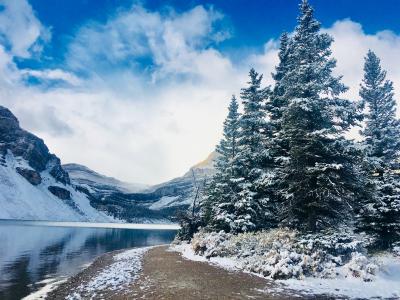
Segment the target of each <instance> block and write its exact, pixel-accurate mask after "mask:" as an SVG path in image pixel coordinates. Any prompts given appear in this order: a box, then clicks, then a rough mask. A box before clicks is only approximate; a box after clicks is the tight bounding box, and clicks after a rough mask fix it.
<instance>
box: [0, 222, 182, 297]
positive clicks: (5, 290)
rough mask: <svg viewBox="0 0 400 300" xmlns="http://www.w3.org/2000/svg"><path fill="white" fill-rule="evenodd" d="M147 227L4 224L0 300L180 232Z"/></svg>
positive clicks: (1, 225) (1, 226) (0, 249)
mask: <svg viewBox="0 0 400 300" xmlns="http://www.w3.org/2000/svg"><path fill="white" fill-rule="evenodd" d="M110 226H112V227H119V228H107V227H110ZM146 227H147V226H145V225H137V226H132V225H130V224H118V225H115V224H101V225H99V224H93V223H58V222H35V221H7V220H0V299H1V300H8V299H21V298H23V297H25V296H27V295H29V294H31V293H32V292H35V291H37V290H39V289H40V288H42V287H43V286H44V285H46V283H48V282H50V281H52V280H58V279H61V278H65V277H68V276H71V275H74V274H76V273H77V272H79V271H80V270H81V269H82V268H83V267H84V266H85V265H87V264H88V263H90V262H92V261H93V259H94V258H95V257H96V256H98V255H101V254H103V253H105V252H109V251H113V250H119V249H125V248H132V247H143V246H152V245H160V244H166V243H170V242H171V241H172V240H173V238H174V236H175V233H176V230H173V229H172V228H174V226H163V227H160V228H158V227H157V226H150V229H143V228H146ZM134 228H136V229H134ZM137 228H140V229H137Z"/></svg>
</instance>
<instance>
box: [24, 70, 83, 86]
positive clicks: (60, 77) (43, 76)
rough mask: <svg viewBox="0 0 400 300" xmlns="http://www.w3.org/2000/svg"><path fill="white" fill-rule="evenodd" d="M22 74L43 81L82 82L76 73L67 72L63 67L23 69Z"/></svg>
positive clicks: (78, 83)
mask: <svg viewBox="0 0 400 300" xmlns="http://www.w3.org/2000/svg"><path fill="white" fill-rule="evenodd" d="M20 73H21V75H24V76H25V77H35V78H37V79H40V80H43V81H53V80H57V81H63V82H66V83H69V84H71V85H74V86H78V85H80V84H81V83H82V80H81V79H79V78H78V77H77V76H76V75H75V74H73V73H71V72H66V71H63V70H61V69H45V70H31V69H23V70H21V72H20Z"/></svg>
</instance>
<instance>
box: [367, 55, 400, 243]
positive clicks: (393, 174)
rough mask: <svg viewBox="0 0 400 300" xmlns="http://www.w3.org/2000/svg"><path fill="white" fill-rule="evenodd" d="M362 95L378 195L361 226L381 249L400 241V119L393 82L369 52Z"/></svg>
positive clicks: (368, 151)
mask: <svg viewBox="0 0 400 300" xmlns="http://www.w3.org/2000/svg"><path fill="white" fill-rule="evenodd" d="M360 96H361V98H362V100H363V103H364V104H365V105H366V109H367V113H366V114H365V123H366V126H365V129H364V130H363V131H361V134H362V136H363V137H364V141H363V144H364V146H365V149H366V154H367V157H368V161H369V163H370V165H371V173H370V180H371V181H372V183H373V184H374V185H375V187H376V194H375V197H372V198H369V199H367V201H366V203H365V205H364V207H363V208H362V210H361V227H362V228H363V229H364V230H366V231H368V232H370V233H372V234H373V235H374V237H375V238H376V241H377V246H378V247H380V248H388V247H390V246H391V244H392V243H393V242H395V241H399V240H400V177H399V175H400V174H399V173H398V172H399V150H400V122H399V121H398V120H397V119H396V101H395V100H394V98H393V96H394V94H393V83H392V82H391V81H389V80H386V71H384V70H382V68H381V66H380V59H379V58H378V57H377V56H376V55H375V53H374V52H372V51H369V52H368V54H367V56H366V57H365V65H364V79H363V83H362V85H361V89H360Z"/></svg>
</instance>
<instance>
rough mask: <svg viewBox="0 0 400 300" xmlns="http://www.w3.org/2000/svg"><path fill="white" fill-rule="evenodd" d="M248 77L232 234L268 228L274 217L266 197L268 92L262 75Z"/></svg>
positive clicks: (267, 190)
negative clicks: (263, 84) (237, 191)
mask: <svg viewBox="0 0 400 300" xmlns="http://www.w3.org/2000/svg"><path fill="white" fill-rule="evenodd" d="M249 76H250V81H249V82H248V87H246V88H243V89H242V91H241V99H242V102H243V114H242V116H241V118H240V120H239V125H240V136H239V139H238V152H237V155H236V158H235V161H236V162H235V163H237V166H238V167H239V174H240V177H239V178H238V179H237V183H238V185H239V188H240V192H239V194H238V195H239V197H238V199H237V201H235V202H234V205H235V220H234V227H235V228H234V231H237V232H240V231H250V230H255V229H257V228H268V227H270V226H271V224H270V222H271V221H272V220H273V218H274V214H273V212H272V211H271V209H272V207H271V200H270V195H269V194H270V192H269V185H270V179H271V169H270V164H271V160H270V157H269V151H268V148H267V140H268V138H269V137H270V136H271V128H270V124H269V122H267V120H266V111H265V103H266V100H267V99H268V96H269V94H270V90H269V88H262V87H261V81H262V75H259V74H258V73H257V72H256V71H255V70H254V69H251V70H250V73H249Z"/></svg>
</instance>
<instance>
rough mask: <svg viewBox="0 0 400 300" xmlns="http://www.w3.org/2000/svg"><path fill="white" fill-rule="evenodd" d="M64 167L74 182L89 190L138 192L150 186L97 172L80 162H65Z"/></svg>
mask: <svg viewBox="0 0 400 300" xmlns="http://www.w3.org/2000/svg"><path fill="white" fill-rule="evenodd" d="M62 167H63V169H64V170H65V171H67V172H68V174H69V176H70V178H71V181H72V182H73V183H74V184H77V185H81V186H84V187H86V188H87V189H88V190H89V191H95V192H97V191H102V192H104V193H112V192H115V191H118V192H121V193H138V192H141V191H143V190H145V189H146V188H148V187H149V186H148V185H145V184H140V183H128V182H123V181H120V180H118V179H115V178H113V177H108V176H105V175H102V174H100V173H97V172H95V171H93V170H91V169H89V168H88V167H86V166H83V165H79V164H65V165H63V166H62Z"/></svg>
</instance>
